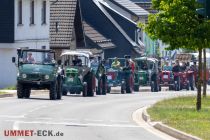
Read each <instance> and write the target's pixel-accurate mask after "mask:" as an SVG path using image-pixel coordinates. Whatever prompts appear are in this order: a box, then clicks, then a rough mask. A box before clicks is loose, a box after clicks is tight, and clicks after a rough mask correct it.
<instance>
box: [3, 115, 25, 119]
mask: <svg viewBox="0 0 210 140" xmlns="http://www.w3.org/2000/svg"><path fill="white" fill-rule="evenodd" d="M0 118H25V116H24V115H20V116H10V115H0Z"/></svg>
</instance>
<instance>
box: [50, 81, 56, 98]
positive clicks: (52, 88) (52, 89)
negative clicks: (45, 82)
mask: <svg viewBox="0 0 210 140" xmlns="http://www.w3.org/2000/svg"><path fill="white" fill-rule="evenodd" d="M57 88H58V83H57V81H54V82H52V83H51V84H50V100H56V99H57Z"/></svg>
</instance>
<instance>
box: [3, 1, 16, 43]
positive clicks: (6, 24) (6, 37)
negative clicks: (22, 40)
mask: <svg viewBox="0 0 210 140" xmlns="http://www.w3.org/2000/svg"><path fill="white" fill-rule="evenodd" d="M8 9H9V10H8ZM1 42H5V43H12V42H14V0H1V4H0V43H1Z"/></svg>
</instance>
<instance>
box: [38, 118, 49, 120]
mask: <svg viewBox="0 0 210 140" xmlns="http://www.w3.org/2000/svg"><path fill="white" fill-rule="evenodd" d="M35 119H36V120H52V119H53V118H35Z"/></svg>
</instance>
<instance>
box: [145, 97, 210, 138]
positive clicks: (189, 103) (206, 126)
mask: <svg viewBox="0 0 210 140" xmlns="http://www.w3.org/2000/svg"><path fill="white" fill-rule="evenodd" d="M195 107H196V97H195V96H193V97H178V98H174V99H169V100H164V101H161V102H158V103H156V104H155V105H154V106H152V107H151V108H149V109H148V110H147V111H148V114H149V115H150V116H151V120H152V121H162V122H163V123H164V124H166V125H168V126H171V127H173V128H176V129H178V130H181V131H183V132H186V133H188V134H192V135H195V136H198V137H200V138H202V139H204V140H210V96H208V97H207V98H202V109H201V111H196V108H195Z"/></svg>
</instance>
